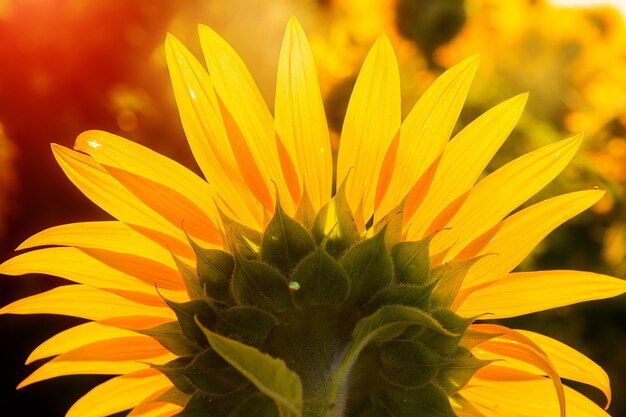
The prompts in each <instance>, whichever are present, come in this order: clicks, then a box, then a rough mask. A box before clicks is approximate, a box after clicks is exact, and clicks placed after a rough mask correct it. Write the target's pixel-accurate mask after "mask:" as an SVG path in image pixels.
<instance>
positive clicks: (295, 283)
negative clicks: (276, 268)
mask: <svg viewBox="0 0 626 417" xmlns="http://www.w3.org/2000/svg"><path fill="white" fill-rule="evenodd" d="M289 289H290V290H291V291H298V290H299V289H300V283H299V282H298V281H291V282H290V283H289Z"/></svg>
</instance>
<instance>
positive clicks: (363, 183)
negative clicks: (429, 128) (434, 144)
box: [337, 36, 404, 221]
mask: <svg viewBox="0 0 626 417" xmlns="http://www.w3.org/2000/svg"><path fill="white" fill-rule="evenodd" d="M400 117H401V115H400V76H399V74H398V63H397V61H396V56H395V54H394V52H393V48H392V46H391V43H390V42H389V39H387V38H386V37H385V36H381V37H380V38H378V40H377V41H376V43H375V44H374V46H373V47H372V49H371V50H370V52H369V53H368V54H367V57H366V58H365V62H364V63H363V67H362V68H361V72H360V73H359V76H358V78H357V80H356V84H355V85H354V90H353V91H352V96H351V97H350V102H349V103H348V109H347V110H346V117H345V120H344V123H343V130H342V131H341V140H340V142H339V154H338V156H337V184H341V183H342V182H343V181H344V180H345V178H346V176H347V177H348V180H347V183H346V197H347V199H348V203H349V204H350V207H351V208H352V210H354V211H356V209H357V208H358V207H359V205H360V204H363V218H364V219H365V221H367V220H368V219H369V218H370V216H371V215H372V214H373V212H374V197H375V193H376V187H375V184H376V179H377V178H378V175H379V172H380V168H381V166H382V163H383V159H384V158H385V154H386V152H387V148H389V144H390V143H391V141H392V139H393V137H394V135H395V134H396V132H397V131H398V129H399V128H400ZM403 197H404V196H403ZM398 203H399V201H398ZM396 206H397V204H396ZM392 208H393V207H392ZM384 214H386V213H384Z"/></svg>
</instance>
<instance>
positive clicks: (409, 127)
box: [340, 56, 478, 217]
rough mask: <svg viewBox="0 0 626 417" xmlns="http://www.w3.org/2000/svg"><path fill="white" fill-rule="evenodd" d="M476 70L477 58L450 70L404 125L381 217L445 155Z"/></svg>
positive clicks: (419, 102) (425, 95)
mask: <svg viewBox="0 0 626 417" xmlns="http://www.w3.org/2000/svg"><path fill="white" fill-rule="evenodd" d="M477 68H478V56H473V57H470V58H468V59H466V60H464V61H462V62H460V63H459V64H457V65H455V66H454V67H452V68H450V69H449V70H448V71H446V72H445V73H444V74H442V75H441V76H440V77H439V78H437V80H436V81H435V82H434V83H433V84H432V85H431V86H430V87H429V88H428V90H426V92H425V93H424V95H422V97H421V98H420V99H419V100H418V102H417V103H416V104H415V106H414V107H413V109H412V110H411V112H410V113H409V115H408V116H407V118H406V120H405V121H404V122H403V123H402V129H401V130H400V143H399V145H398V155H397V158H396V162H395V166H396V167H395V170H394V174H393V175H392V177H391V182H390V184H389V187H388V189H387V192H386V193H385V196H384V197H383V199H382V201H381V203H380V205H379V207H377V209H376V211H377V213H378V214H379V215H380V216H384V215H385V214H387V213H389V212H390V211H391V210H392V209H393V208H394V207H397V206H398V204H400V202H401V201H402V200H403V199H404V197H405V196H406V194H407V193H408V192H409V190H410V189H411V188H412V187H413V185H414V184H415V183H416V182H417V180H418V179H419V178H420V177H421V176H422V174H423V173H424V171H425V170H426V169H427V168H428V167H429V166H430V165H431V164H432V162H433V161H434V160H435V158H437V157H438V156H439V155H440V154H441V152H442V151H443V149H444V147H445V146H446V143H447V142H448V140H449V139H450V135H451V134H452V129H453V128H454V125H455V124H456V120H457V118H458V117H459V113H460V112H461V108H462V107H463V103H464V102H465V97H466V96H467V92H468V91H469V87H470V84H471V83H472V79H473V78H474V74H475V73H476V69H477ZM390 104H391V103H390ZM346 119H347V115H346ZM393 133H395V131H394V132H393ZM340 150H341V148H340ZM380 216H379V217H380Z"/></svg>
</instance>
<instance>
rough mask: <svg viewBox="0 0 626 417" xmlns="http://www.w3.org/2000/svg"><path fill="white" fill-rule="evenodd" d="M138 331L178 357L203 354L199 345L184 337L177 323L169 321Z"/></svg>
mask: <svg viewBox="0 0 626 417" xmlns="http://www.w3.org/2000/svg"><path fill="white" fill-rule="evenodd" d="M136 331H137V333H141V334H145V335H146V336H150V337H152V338H153V339H155V340H156V341H157V342H159V343H160V344H161V345H162V346H163V347H164V348H165V349H167V350H169V351H170V352H172V353H173V354H175V355H177V356H187V355H196V354H198V353H200V352H201V349H200V348H199V347H198V345H197V344H195V343H192V342H190V341H189V340H188V339H187V338H186V337H185V336H184V335H183V331H182V330H181V328H180V324H179V323H178V322H177V321H169V322H167V323H163V324H159V325H158V326H155V327H151V328H149V329H145V330H136Z"/></svg>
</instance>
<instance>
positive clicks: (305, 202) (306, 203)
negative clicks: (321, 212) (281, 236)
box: [294, 186, 315, 230]
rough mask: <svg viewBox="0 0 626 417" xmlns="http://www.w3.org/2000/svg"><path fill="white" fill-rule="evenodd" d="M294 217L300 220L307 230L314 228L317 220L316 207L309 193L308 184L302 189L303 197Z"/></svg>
mask: <svg viewBox="0 0 626 417" xmlns="http://www.w3.org/2000/svg"><path fill="white" fill-rule="evenodd" d="M294 219H295V220H297V221H299V222H300V224H301V225H303V226H304V227H305V228H306V229H307V230H311V229H312V228H313V222H314V221H315V209H314V208H313V203H312V202H311V198H310V197H309V193H308V191H307V190H306V186H305V187H304V189H303V191H302V199H301V200H300V204H298V208H297V209H296V215H295V216H294Z"/></svg>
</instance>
